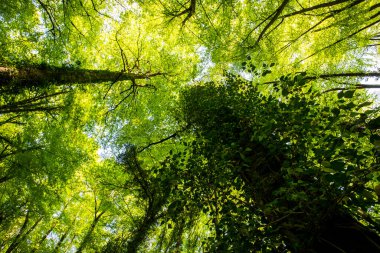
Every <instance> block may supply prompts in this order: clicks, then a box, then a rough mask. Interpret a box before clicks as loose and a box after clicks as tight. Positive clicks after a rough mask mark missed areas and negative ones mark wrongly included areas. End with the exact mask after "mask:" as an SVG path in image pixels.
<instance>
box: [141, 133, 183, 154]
mask: <svg viewBox="0 0 380 253" xmlns="http://www.w3.org/2000/svg"><path fill="white" fill-rule="evenodd" d="M177 136H178V132H176V133H174V134H172V135H169V136H168V137H166V138H164V139H161V140H159V141H156V142H152V143H149V144H148V145H146V146H145V147H142V148H140V149H139V150H138V152H139V153H141V152H143V151H144V150H145V149H148V148H150V147H152V146H154V145H157V144H160V143H163V142H165V141H167V140H170V139H173V138H175V137H177Z"/></svg>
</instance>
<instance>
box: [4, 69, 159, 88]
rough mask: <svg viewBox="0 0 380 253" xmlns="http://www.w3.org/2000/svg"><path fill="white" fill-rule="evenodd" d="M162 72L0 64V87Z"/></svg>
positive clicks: (98, 80) (110, 79) (141, 76)
mask: <svg viewBox="0 0 380 253" xmlns="http://www.w3.org/2000/svg"><path fill="white" fill-rule="evenodd" d="M159 75H162V73H160V72H157V73H143V74H141V73H139V74H136V73H126V72H115V71H109V70H89V69H74V68H64V67H61V68H58V67H42V66H25V67H19V68H16V67H8V66H0V87H3V88H6V87H9V86H17V87H24V88H27V87H33V86H34V87H43V86H46V85H47V84H56V85H63V84H84V83H102V82H115V81H123V80H138V79H149V78H151V77H154V76H159Z"/></svg>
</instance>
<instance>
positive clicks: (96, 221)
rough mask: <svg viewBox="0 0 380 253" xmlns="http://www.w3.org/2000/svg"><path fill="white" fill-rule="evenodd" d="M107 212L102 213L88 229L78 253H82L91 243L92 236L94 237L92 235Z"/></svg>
mask: <svg viewBox="0 0 380 253" xmlns="http://www.w3.org/2000/svg"><path fill="white" fill-rule="evenodd" d="M105 212H106V211H102V212H101V213H100V214H99V215H96V216H95V218H94V220H93V221H92V223H91V226H90V228H89V229H88V231H87V233H86V235H85V237H84V238H83V240H82V242H81V243H80V245H79V247H78V249H77V251H76V253H80V252H82V251H83V250H84V248H85V247H86V245H87V243H88V242H89V240H90V238H91V236H92V233H93V232H94V230H95V227H96V225H97V224H98V222H99V220H100V218H101V217H102V216H103V214H104V213H105Z"/></svg>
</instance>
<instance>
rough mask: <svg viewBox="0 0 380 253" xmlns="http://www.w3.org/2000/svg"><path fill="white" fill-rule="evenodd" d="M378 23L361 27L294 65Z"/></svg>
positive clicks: (377, 21)
mask: <svg viewBox="0 0 380 253" xmlns="http://www.w3.org/2000/svg"><path fill="white" fill-rule="evenodd" d="M376 15H380V13H377V14H376ZM373 17H374V16H373ZM373 17H371V18H373ZM379 22H380V20H376V21H375V22H372V23H371V24H369V25H366V26H365V27H363V28H361V29H359V30H357V31H356V32H354V33H352V34H350V35H348V36H346V37H344V38H341V39H339V40H337V41H335V42H334V43H332V44H330V45H328V46H325V47H323V48H321V49H319V50H317V51H316V52H314V53H312V54H311V55H309V56H307V57H306V58H304V59H302V60H300V61H299V62H297V63H296V64H299V63H301V62H303V61H305V60H307V59H309V58H311V57H313V56H314V55H316V54H318V53H320V52H322V51H323V50H325V49H328V48H330V47H332V46H335V45H336V44H339V43H340V42H342V41H344V40H347V39H349V38H351V37H353V36H354V35H356V34H358V33H360V32H362V31H364V30H365V29H367V28H370V27H371V26H374V25H376V24H377V23H379Z"/></svg>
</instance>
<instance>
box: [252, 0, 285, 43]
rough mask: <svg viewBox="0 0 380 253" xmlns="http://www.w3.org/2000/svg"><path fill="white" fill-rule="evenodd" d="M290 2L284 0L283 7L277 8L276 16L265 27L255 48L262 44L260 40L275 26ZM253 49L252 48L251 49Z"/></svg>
mask: <svg viewBox="0 0 380 253" xmlns="http://www.w3.org/2000/svg"><path fill="white" fill-rule="evenodd" d="M289 1H290V0H284V1H283V2H282V3H281V5H280V6H279V7H278V8H277V10H276V11H275V14H274V16H273V17H272V18H271V20H270V21H269V23H268V24H267V25H266V26H265V27H264V29H263V30H262V31H261V33H260V35H259V37H258V38H257V40H256V43H255V46H256V45H257V44H258V43H259V42H260V40H261V39H262V38H263V36H264V35H265V33H266V31H267V30H268V29H269V28H270V27H271V26H272V25H273V23H274V22H275V21H276V19H277V18H278V17H279V16H280V14H281V12H282V11H283V10H284V8H285V6H286V5H287V4H288V3H289ZM251 48H252V47H251Z"/></svg>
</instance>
